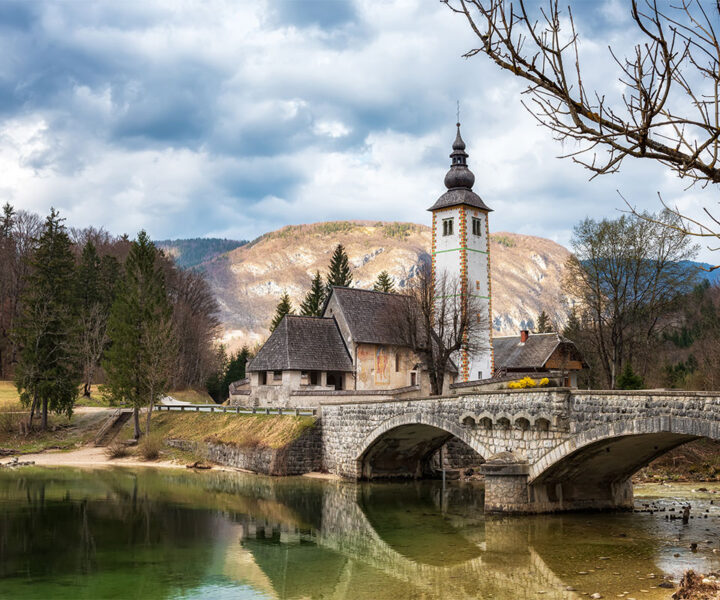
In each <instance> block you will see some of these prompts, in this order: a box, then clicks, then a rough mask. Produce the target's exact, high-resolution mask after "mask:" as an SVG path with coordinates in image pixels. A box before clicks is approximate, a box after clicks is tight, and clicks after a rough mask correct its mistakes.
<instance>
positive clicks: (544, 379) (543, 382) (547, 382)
mask: <svg viewBox="0 0 720 600" xmlns="http://www.w3.org/2000/svg"><path fill="white" fill-rule="evenodd" d="M538 385H539V386H540V387H542V386H545V385H550V380H549V379H548V378H547V377H543V378H542V379H541V380H540V383H539V384H538Z"/></svg>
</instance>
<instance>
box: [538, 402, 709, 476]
mask: <svg viewBox="0 0 720 600" xmlns="http://www.w3.org/2000/svg"><path fill="white" fill-rule="evenodd" d="M701 437H707V438H711V439H720V422H715V421H711V420H710V419H707V420H706V419H694V418H687V417H671V416H665V417H653V418H644V419H622V420H619V421H616V422H613V423H608V424H606V425H601V426H599V427H595V428H592V429H588V430H586V431H582V432H579V433H577V434H576V435H574V436H572V437H571V438H570V439H568V440H566V441H565V442H563V443H562V444H560V445H559V446H556V447H555V448H553V449H552V450H551V451H550V452H548V453H547V454H545V455H544V456H543V457H542V458H540V460H538V461H537V462H536V463H535V464H534V465H532V467H531V468H530V473H529V482H530V483H535V482H537V481H539V480H542V479H547V478H549V477H550V476H551V475H552V473H553V472H554V471H557V470H558V469H559V468H560V467H561V466H562V465H563V463H565V462H567V461H568V460H570V459H573V458H576V459H581V458H583V456H584V455H585V456H586V457H590V455H593V456H598V455H601V454H602V452H606V453H611V452H612V449H613V445H617V444H620V443H622V442H637V444H635V446H636V448H635V450H636V452H635V453H634V454H632V455H629V456H628V455H626V456H624V457H618V456H617V455H616V456H615V457H614V460H615V462H616V463H617V464H618V466H619V469H620V470H619V473H618V475H619V476H625V475H626V473H627V471H628V470H629V469H633V470H632V471H631V472H630V473H629V475H632V474H633V473H634V472H635V471H637V470H638V469H640V468H642V467H643V466H645V465H646V464H647V463H649V462H651V461H652V460H654V459H655V458H657V457H658V456H661V455H663V454H665V453H666V452H669V451H670V450H672V449H673V448H676V447H677V446H680V445H682V444H685V443H687V442H691V441H693V440H695V439H698V438H701ZM643 442H644V443H643ZM637 450H643V451H644V452H637ZM622 459H624V460H622ZM622 467H626V468H625V469H624V470H623V469H622Z"/></svg>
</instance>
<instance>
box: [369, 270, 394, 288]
mask: <svg viewBox="0 0 720 600" xmlns="http://www.w3.org/2000/svg"><path fill="white" fill-rule="evenodd" d="M373 290H375V291H376V292H394V291H395V280H394V279H393V278H392V277H391V276H390V274H389V273H388V272H387V271H382V272H381V273H380V275H378V278H377V281H375V285H373Z"/></svg>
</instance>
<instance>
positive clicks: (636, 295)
mask: <svg viewBox="0 0 720 600" xmlns="http://www.w3.org/2000/svg"><path fill="white" fill-rule="evenodd" d="M655 221H658V222H669V223H672V222H673V221H674V217H673V216H672V215H669V214H667V213H666V214H665V215H660V216H652V217H650V218H648V219H644V218H640V217H635V216H633V215H627V216H623V217H621V218H619V219H615V220H609V219H605V220H603V221H600V222H597V221H594V220H591V219H586V220H585V221H583V222H582V223H580V224H579V225H578V226H577V227H576V228H575V231H574V236H573V239H572V246H573V250H574V254H573V255H572V256H570V258H569V259H568V263H567V272H566V281H565V285H566V289H567V290H568V292H569V293H570V294H571V295H572V296H574V297H575V298H577V299H579V301H580V306H581V309H582V311H583V312H584V317H585V318H584V320H585V322H586V326H587V328H588V329H589V330H590V332H591V340H592V351H593V354H594V355H595V356H596V358H597V362H598V363H599V365H600V367H601V369H602V372H603V374H604V376H605V384H606V385H607V386H609V387H610V388H611V389H614V387H615V382H616V379H617V377H618V376H619V374H620V372H621V371H622V367H623V365H624V364H625V362H626V361H632V359H633V358H637V356H638V354H639V353H642V354H643V356H645V357H649V359H650V360H652V359H655V358H656V357H655V356H653V355H652V353H651V352H649V351H648V348H649V347H650V346H651V344H652V343H653V342H654V340H655V337H656V335H657V334H658V333H659V331H660V329H661V327H663V326H664V325H666V324H667V316H668V315H669V314H670V313H671V312H672V310H673V309H674V308H675V305H676V303H677V301H678V300H679V299H680V298H681V297H682V295H683V294H686V293H688V292H689V291H690V290H691V289H692V286H693V285H694V283H695V282H696V273H694V272H693V271H692V269H689V268H688V267H687V265H686V264H683V261H686V260H689V259H691V258H693V257H694V255H695V253H696V252H697V248H696V247H695V246H692V245H691V244H690V240H689V238H688V237H687V236H685V235H684V234H682V233H680V232H677V231H676V230H674V229H672V228H669V227H666V226H664V225H662V224H656V222H655Z"/></svg>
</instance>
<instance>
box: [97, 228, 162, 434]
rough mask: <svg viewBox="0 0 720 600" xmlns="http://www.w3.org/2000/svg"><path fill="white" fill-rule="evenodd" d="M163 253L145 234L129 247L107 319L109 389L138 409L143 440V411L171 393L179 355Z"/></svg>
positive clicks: (136, 422)
mask: <svg viewBox="0 0 720 600" xmlns="http://www.w3.org/2000/svg"><path fill="white" fill-rule="evenodd" d="M157 259H158V250H157V248H156V247H155V245H154V244H153V243H152V242H151V241H150V238H149V237H148V235H147V233H145V231H141V232H140V233H139V234H138V237H137V240H135V241H134V242H133V243H132V245H131V248H130V254H129V255H128V257H127V260H126V261H125V273H124V276H123V278H122V279H121V281H120V283H119V286H118V290H117V295H116V298H115V301H114V302H113V305H112V309H111V311H110V318H109V320H108V336H109V337H110V346H109V348H108V349H107V351H106V352H105V360H104V361H103V367H104V368H105V372H106V374H107V385H106V386H105V387H106V390H107V391H108V392H109V394H110V397H111V398H112V399H113V400H114V401H117V402H128V403H129V404H131V405H132V407H133V418H134V428H135V438H136V439H137V438H139V437H140V434H141V431H140V416H139V415H140V408H141V407H143V406H147V407H148V423H147V428H148V432H149V428H150V416H151V412H152V408H153V405H154V404H155V402H156V401H157V400H158V399H159V398H160V397H161V395H162V394H164V393H165V392H166V391H167V390H166V389H165V388H166V387H167V386H168V381H169V369H170V364H171V362H172V361H173V360H174V358H175V356H174V353H175V352H176V346H175V340H174V337H173V329H172V307H171V306H170V303H169V301H168V297H167V293H166V289H165V277H164V274H163V270H162V268H161V266H160V265H159V262H158V260H157Z"/></svg>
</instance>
